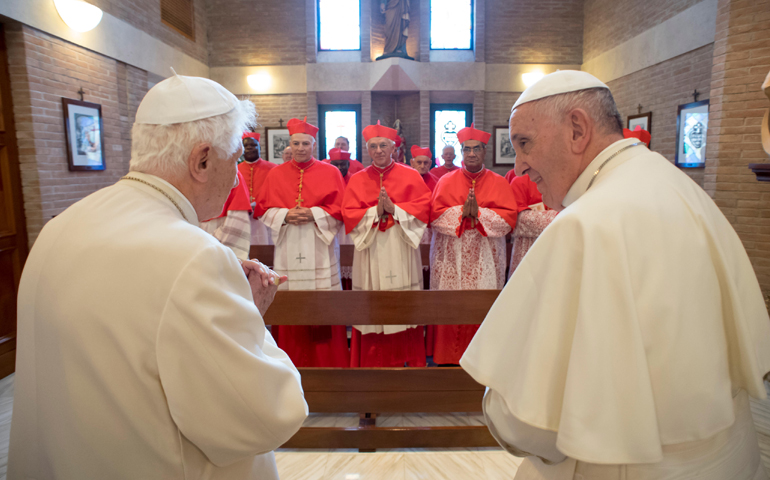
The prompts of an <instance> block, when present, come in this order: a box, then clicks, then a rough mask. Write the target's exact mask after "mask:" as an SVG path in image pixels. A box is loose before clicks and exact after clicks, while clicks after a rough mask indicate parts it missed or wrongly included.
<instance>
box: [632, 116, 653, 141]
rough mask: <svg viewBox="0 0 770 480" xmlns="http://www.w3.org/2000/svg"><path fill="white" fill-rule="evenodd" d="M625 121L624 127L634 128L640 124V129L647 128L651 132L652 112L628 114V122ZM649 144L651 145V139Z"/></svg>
mask: <svg viewBox="0 0 770 480" xmlns="http://www.w3.org/2000/svg"><path fill="white" fill-rule="evenodd" d="M626 123H627V125H626V128H627V129H629V130H634V129H635V128H636V127H637V126H641V127H642V130H647V131H648V132H649V133H650V134H652V130H651V129H652V112H647V113H640V114H638V115H629V116H628V122H626ZM650 145H652V140H650Z"/></svg>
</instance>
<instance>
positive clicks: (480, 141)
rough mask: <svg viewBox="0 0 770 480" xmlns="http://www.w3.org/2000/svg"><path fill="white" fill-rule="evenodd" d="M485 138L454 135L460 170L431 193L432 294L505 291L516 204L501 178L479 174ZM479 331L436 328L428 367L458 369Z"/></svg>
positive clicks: (477, 133) (469, 132)
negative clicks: (452, 366)
mask: <svg viewBox="0 0 770 480" xmlns="http://www.w3.org/2000/svg"><path fill="white" fill-rule="evenodd" d="M490 136H491V135H490V134H489V133H487V132H483V131H481V130H477V129H476V128H474V125H473V124H471V126H470V127H467V128H463V129H462V130H460V131H459V132H457V139H458V141H460V143H461V144H462V153H463V167H462V168H458V169H456V170H455V171H453V172H451V173H448V174H446V175H444V176H443V177H442V178H441V181H440V182H439V183H438V185H437V186H436V189H435V190H434V191H433V197H432V198H431V217H430V218H431V229H432V230H433V242H432V247H431V252H430V260H431V262H430V263H431V276H430V289H431V290H485V289H492V290H494V289H500V288H503V286H504V285H505V267H506V261H505V236H506V235H507V234H508V233H509V232H510V231H511V230H513V228H515V226H516V213H517V212H516V198H515V197H514V196H513V191H512V190H511V187H510V185H509V184H508V182H506V181H505V179H504V178H503V177H501V176H500V175H498V174H496V173H495V172H493V171H491V170H487V169H486V168H484V157H485V156H486V153H487V142H489V138H490ZM478 328H479V327H478V325H438V326H436V329H435V337H434V338H433V345H432V346H433V361H434V362H436V363H438V364H455V365H457V364H459V362H460V357H462V355H463V352H465V348H466V347H467V346H468V344H469V343H470V341H471V339H472V338H473V335H474V334H475V333H476V330H478ZM429 349H430V347H429Z"/></svg>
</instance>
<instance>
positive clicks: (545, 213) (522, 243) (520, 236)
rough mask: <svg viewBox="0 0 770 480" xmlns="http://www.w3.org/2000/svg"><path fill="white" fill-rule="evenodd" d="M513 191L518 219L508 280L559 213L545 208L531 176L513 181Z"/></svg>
mask: <svg viewBox="0 0 770 480" xmlns="http://www.w3.org/2000/svg"><path fill="white" fill-rule="evenodd" d="M511 190H513V196H514V197H515V198H516V210H517V212H518V219H517V221H516V228H515V229H514V231H513V235H512V237H513V250H512V252H511V264H510V266H509V268H508V278H510V277H511V275H513V271H514V270H516V267H518V266H519V263H521V260H522V259H523V258H524V255H526V254H527V251H529V248H530V247H531V246H532V245H533V244H534V243H535V240H537V237H539V236H540V234H541V233H543V230H545V227H547V226H548V225H550V224H551V222H552V221H553V219H554V218H555V217H556V213H557V212H556V210H552V209H550V208H548V207H546V206H545V204H544V203H543V196H542V195H541V194H540V191H539V190H538V189H537V184H536V183H535V182H533V181H532V180H530V178H529V175H522V176H520V177H515V178H514V179H513V180H512V181H511Z"/></svg>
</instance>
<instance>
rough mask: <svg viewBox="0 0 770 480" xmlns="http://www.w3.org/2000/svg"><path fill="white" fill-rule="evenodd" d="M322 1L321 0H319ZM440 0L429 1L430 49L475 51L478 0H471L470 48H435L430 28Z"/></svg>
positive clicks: (438, 50) (439, 50)
mask: <svg viewBox="0 0 770 480" xmlns="http://www.w3.org/2000/svg"><path fill="white" fill-rule="evenodd" d="M319 1H320V0H319ZM438 1H440V0H429V2H428V25H429V28H428V51H431V50H435V51H437V52H467V51H475V48H476V44H475V41H474V40H475V38H476V0H470V1H471V42H470V46H469V47H468V48H433V35H431V32H430V30H432V29H433V15H432V12H433V8H432V7H433V2H438Z"/></svg>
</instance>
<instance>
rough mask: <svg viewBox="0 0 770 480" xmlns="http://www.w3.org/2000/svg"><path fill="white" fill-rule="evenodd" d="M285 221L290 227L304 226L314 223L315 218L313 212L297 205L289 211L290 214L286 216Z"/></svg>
mask: <svg viewBox="0 0 770 480" xmlns="http://www.w3.org/2000/svg"><path fill="white" fill-rule="evenodd" d="M283 221H284V222H286V223H287V224H289V225H304V224H306V223H311V222H314V221H315V218H313V211H312V210H310V209H309V208H305V207H300V206H299V205H297V206H296V207H294V208H292V209H290V210H289V213H287V214H286V217H285V218H284V220H283Z"/></svg>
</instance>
